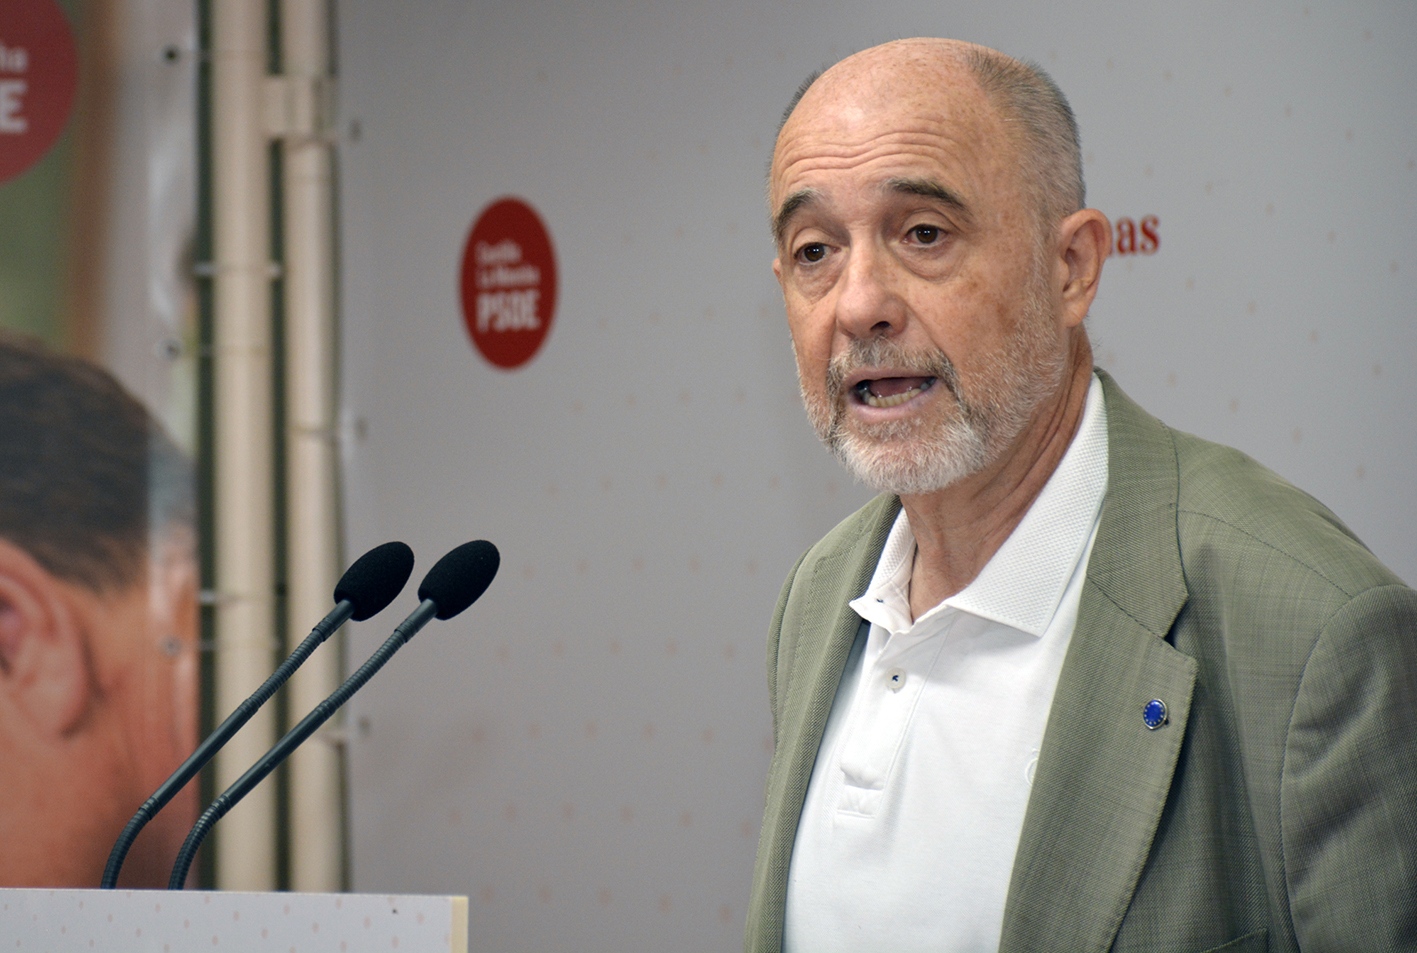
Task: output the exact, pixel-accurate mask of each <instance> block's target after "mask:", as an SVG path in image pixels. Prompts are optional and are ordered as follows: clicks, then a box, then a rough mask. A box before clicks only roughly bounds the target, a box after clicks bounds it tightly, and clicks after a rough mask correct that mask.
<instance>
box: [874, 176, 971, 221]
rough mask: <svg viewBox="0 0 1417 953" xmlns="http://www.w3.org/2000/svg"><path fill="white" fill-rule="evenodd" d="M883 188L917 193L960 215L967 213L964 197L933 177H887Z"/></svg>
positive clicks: (903, 192) (905, 193)
mask: <svg viewBox="0 0 1417 953" xmlns="http://www.w3.org/2000/svg"><path fill="white" fill-rule="evenodd" d="M885 188H886V191H888V192H896V193H899V194H901V195H919V196H921V197H923V198H927V199H934V200H935V201H937V202H939V203H940V204H941V205H945V206H948V207H949V208H950V209H952V210H954V211H955V212H958V213H959V214H961V215H964V216H966V217H967V216H968V215H969V206H967V205H965V204H964V199H962V198H960V197H959V196H958V195H956V194H955V193H954V192H951V191H950V190H949V189H947V188H945V187H944V186H943V185H941V184H940V183H938V182H936V181H935V180H934V179H887V180H886V184H885Z"/></svg>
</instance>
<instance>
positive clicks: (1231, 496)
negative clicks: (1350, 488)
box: [1172, 431, 1402, 596]
mask: <svg viewBox="0 0 1417 953" xmlns="http://www.w3.org/2000/svg"><path fill="white" fill-rule="evenodd" d="M1172 433H1173V435H1174V438H1175V447H1176V464H1177V477H1178V493H1177V501H1176V508H1177V524H1178V531H1179V534H1180V539H1181V544H1182V558H1183V560H1186V561H1190V559H1189V557H1190V556H1192V555H1194V552H1195V550H1196V549H1197V547H1204V548H1205V550H1206V552H1207V553H1208V554H1213V553H1212V552H1211V550H1215V551H1225V552H1229V553H1230V554H1231V559H1232V560H1244V559H1255V558H1258V557H1264V558H1266V559H1270V560H1277V562H1271V563H1270V564H1271V565H1273V566H1278V565H1282V564H1284V563H1285V562H1287V563H1289V564H1291V568H1292V572H1293V574H1296V575H1309V576H1313V577H1315V582H1318V581H1320V580H1322V582H1323V583H1326V584H1328V585H1331V586H1333V587H1334V588H1336V589H1338V590H1340V591H1341V592H1343V593H1346V594H1347V595H1348V596H1352V595H1355V594H1357V593H1358V592H1362V591H1364V590H1366V589H1370V588H1373V587H1374V586H1384V585H1401V584H1402V581H1401V580H1400V579H1398V578H1397V576H1395V575H1394V574H1393V573H1392V572H1391V571H1390V570H1388V569H1387V567H1385V566H1383V564H1382V563H1381V562H1379V561H1378V559H1377V557H1375V556H1374V555H1373V554H1372V553H1371V552H1370V551H1369V550H1368V548H1367V547H1366V546H1364V545H1363V543H1362V541H1361V540H1359V538H1358V536H1357V535H1356V534H1355V533H1354V532H1353V531H1352V530H1350V529H1349V528H1348V527H1347V526H1346V525H1345V524H1344V523H1343V521H1342V520H1341V519H1339V518H1338V516H1337V515H1335V514H1334V513H1333V511H1332V510H1330V509H1329V508H1328V507H1327V506H1325V505H1324V504H1322V503H1320V502H1319V501H1318V500H1317V499H1315V498H1314V497H1313V496H1311V495H1309V494H1308V493H1306V492H1305V491H1303V490H1301V489H1299V488H1298V487H1296V486H1294V485H1293V484H1292V483H1290V482H1289V481H1287V480H1285V479H1284V478H1283V477H1281V476H1279V475H1278V474H1277V473H1275V472H1274V471H1272V470H1270V469H1269V468H1267V467H1265V466H1264V465H1263V464H1261V463H1259V462H1258V461H1256V460H1254V459H1253V458H1251V457H1249V456H1248V455H1246V454H1244V453H1242V452H1241V451H1239V450H1236V449H1234V448H1232V447H1227V446H1224V445H1222V444H1217V443H1212V442H1211V441H1208V440H1203V439H1201V438H1200V437H1196V436H1193V435H1191V434H1187V433H1183V432H1180V431H1172ZM1217 547H1218V549H1217ZM1188 550H1189V552H1188Z"/></svg>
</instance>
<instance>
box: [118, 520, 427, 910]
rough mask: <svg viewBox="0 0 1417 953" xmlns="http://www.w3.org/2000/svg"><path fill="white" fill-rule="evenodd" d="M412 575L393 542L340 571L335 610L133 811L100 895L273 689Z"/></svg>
mask: <svg viewBox="0 0 1417 953" xmlns="http://www.w3.org/2000/svg"><path fill="white" fill-rule="evenodd" d="M412 574H413V550H411V549H409V548H408V546H407V545H406V544H404V543H397V542H395V543H384V544H383V545H382V546H375V547H374V548H373V549H371V550H369V552H367V553H365V554H364V555H363V556H360V557H359V558H358V559H356V560H355V561H354V565H352V566H350V567H349V568H348V569H346V570H345V573H344V575H343V576H341V577H340V580H339V582H338V583H337V584H336V585H335V607H334V608H333V609H332V610H330V613H329V615H327V616H325V617H324V618H323V619H321V620H320V621H319V623H318V624H316V626H315V628H314V629H312V630H311V632H310V634H309V635H307V636H306V637H305V641H303V642H301V643H300V645H299V646H297V647H296V649H295V651H294V652H291V653H290V657H289V658H287V659H286V660H285V661H284V662H282V663H281V665H280V668H278V669H276V670H275V672H274V673H273V674H272V675H271V677H270V678H268V679H266V681H265V683H264V684H262V685H261V687H260V688H258V689H256V691H255V693H254V694H252V695H251V697H250V698H248V699H246V700H245V701H244V702H242V703H241V704H240V705H238V706H236V710H235V711H233V712H232V713H231V714H230V715H228V716H227V717H226V720H225V721H223V722H222V723H221V724H220V725H218V726H217V728H216V730H215V731H213V732H212V733H211V734H210V735H208V736H207V737H206V739H205V740H204V741H203V742H202V743H201V744H200V745H198V746H197V750H196V751H193V752H192V755H191V757H189V758H188V759H187V760H186V761H184V762H182V766H181V767H179V768H178V769H177V770H176V771H174V772H173V773H172V776H171V777H169V778H168V779H167V780H166V781H164V782H163V783H162V786H161V787H159V788H158V789H157V791H155V792H154V793H153V796H152V797H150V798H148V799H147V801H145V802H144V803H143V806H142V807H140V808H138V812H137V813H136V814H134V815H133V818H132V820H130V821H129V822H128V826H127V827H125V828H123V832H122V833H121V834H119V835H118V840H117V841H116V842H115V843H114V845H113V850H112V851H111V852H110V853H109V855H108V865H107V867H105V868H104V871H103V882H102V883H101V884H100V886H101V887H102V888H103V889H105V890H112V889H113V888H114V887H115V886H117V884H118V872H119V871H120V870H121V869H122V868H123V859H124V858H125V857H127V856H128V849H129V848H130V847H132V846H133V840H134V839H135V838H136V837H137V836H138V833H139V832H140V831H141V830H142V829H143V828H144V827H146V826H147V823H148V821H150V820H152V819H153V817H154V816H155V815H156V814H157V812H158V811H160V810H162V809H163V807H164V806H165V805H166V804H167V802H168V801H170V800H172V798H173V796H174V795H176V794H177V792H178V791H180V790H182V788H183V786H185V785H186V784H187V782H188V781H190V780H192V778H193V777H194V776H195V775H196V773H197V772H198V771H200V770H202V768H203V767H205V766H206V763H207V762H208V761H210V760H211V759H212V757H213V756H214V755H215V754H216V753H217V752H218V751H219V750H221V747H222V745H224V744H226V743H227V741H229V740H230V739H231V736H232V735H234V734H236V732H238V731H239V730H241V726H242V725H244V724H246V722H248V721H250V720H251V716H252V715H254V714H255V713H256V711H257V709H259V708H260V707H261V706H262V705H264V704H265V703H266V700H267V699H269V698H270V697H271V696H272V695H274V694H275V692H276V689H278V688H280V687H281V686H282V685H284V684H285V682H286V679H288V678H290V676H291V675H292V674H294V672H295V670H296V669H297V668H299V667H300V666H301V664H302V663H303V662H304V661H305V659H307V658H308V657H309V656H310V653H311V652H314V651H315V649H317V648H319V646H320V644H321V643H323V642H324V641H325V640H326V639H328V638H329V637H330V635H331V634H332V633H333V632H334V631H335V630H336V629H338V628H339V627H340V626H342V625H344V623H345V622H346V621H348V620H349V619H354V621H356V622H363V621H364V620H365V619H367V618H369V617H370V616H374V615H378V614H379V613H380V612H383V611H384V608H385V607H386V606H387V605H388V604H389V603H390V602H393V601H394V597H395V596H397V595H398V594H399V593H400V592H402V591H403V587H404V583H406V582H408V577H409V576H411V575H412Z"/></svg>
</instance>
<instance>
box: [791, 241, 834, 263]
mask: <svg viewBox="0 0 1417 953" xmlns="http://www.w3.org/2000/svg"><path fill="white" fill-rule="evenodd" d="M826 256H827V246H825V245H823V244H821V243H820V242H813V243H812V244H810V245H803V246H802V247H801V248H799V249H798V250H797V257H798V258H800V259H802V260H803V261H809V262H811V261H821V260H822V259H823V258H825V257H826Z"/></svg>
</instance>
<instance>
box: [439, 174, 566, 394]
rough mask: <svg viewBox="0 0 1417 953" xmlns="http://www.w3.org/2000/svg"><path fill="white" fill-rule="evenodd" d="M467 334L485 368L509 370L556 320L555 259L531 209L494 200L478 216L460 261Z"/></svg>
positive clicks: (527, 357)
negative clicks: (484, 363)
mask: <svg viewBox="0 0 1417 953" xmlns="http://www.w3.org/2000/svg"><path fill="white" fill-rule="evenodd" d="M462 313H463V321H464V322H465V323H466V324H467V333H468V334H470V335H471V336H472V343H473V344H475V345H477V349H478V351H480V352H481V353H482V356H483V357H485V358H486V359H487V361H488V363H489V364H492V365H493V366H495V367H500V368H503V369H504V370H511V369H512V368H516V367H521V366H522V365H523V364H525V363H526V362H527V361H530V360H531V359H532V358H533V357H535V356H536V352H537V351H539V350H541V345H542V344H543V343H544V342H545V341H546V334H547V332H549V331H550V330H551V319H552V318H553V317H554V316H555V314H556V256H555V255H554V254H553V253H552V251H551V238H550V236H549V235H547V234H546V226H545V225H543V224H542V223H541V219H540V218H539V217H538V216H537V214H536V212H534V211H533V210H532V208H531V206H529V205H527V204H526V203H525V202H523V201H521V200H520V199H513V198H504V199H498V200H497V201H495V202H493V203H492V204H491V205H489V206H487V207H486V208H485V209H483V210H482V214H481V215H479V216H477V223H476V224H475V225H473V226H472V234H470V235H468V237H467V247H466V248H465V249H463V256H462Z"/></svg>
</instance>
